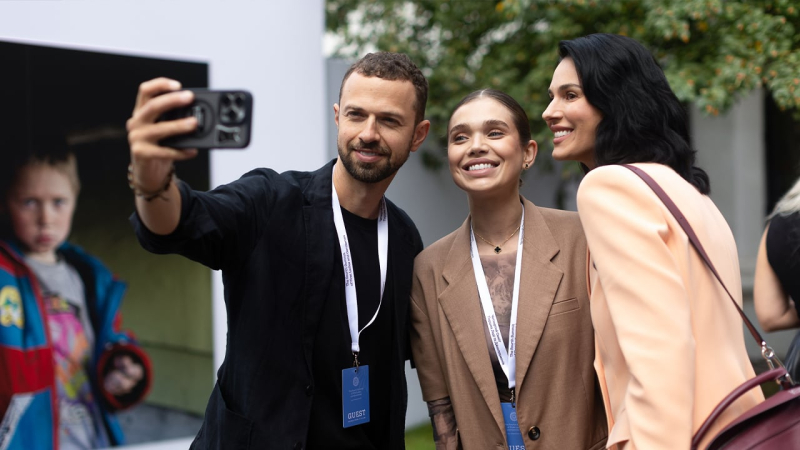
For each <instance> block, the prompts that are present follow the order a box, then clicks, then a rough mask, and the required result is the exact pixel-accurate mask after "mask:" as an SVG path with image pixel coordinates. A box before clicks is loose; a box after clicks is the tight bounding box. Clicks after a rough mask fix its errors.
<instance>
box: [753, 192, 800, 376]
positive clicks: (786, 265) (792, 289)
mask: <svg viewBox="0 0 800 450" xmlns="http://www.w3.org/2000/svg"><path fill="white" fill-rule="evenodd" d="M767 220H768V222H767V226H766V228H765V229H764V234H763V235H762V236H761V243H760V244H759V246H758V257H757V258H756V272H755V280H754V284H753V301H754V302H755V307H756V316H758V322H759V323H760V324H761V327H762V328H764V330H766V331H778V330H786V329H789V328H798V327H800V314H799V313H798V311H799V310H798V308H799V307H800V305H798V304H797V302H798V301H800V179H798V180H797V181H796V182H795V184H794V186H792V188H791V189H789V191H788V192H786V194H784V196H783V197H782V198H781V199H780V200H779V201H778V203H777V204H776V205H775V208H774V209H773V210H772V213H771V214H770V215H769V217H768V218H767ZM799 359H800V333H798V334H797V335H796V336H795V338H794V341H793V342H792V344H791V346H790V348H789V351H788V352H787V354H786V361H785V363H786V367H787V369H789V372H790V373H791V375H792V377H793V378H794V379H795V381H797V377H798V376H800V364H798V360H799Z"/></svg>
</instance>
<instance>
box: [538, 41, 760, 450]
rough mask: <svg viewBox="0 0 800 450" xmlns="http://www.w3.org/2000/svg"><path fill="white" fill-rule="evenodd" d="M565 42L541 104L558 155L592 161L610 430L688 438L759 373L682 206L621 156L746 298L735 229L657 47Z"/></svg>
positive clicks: (649, 440) (591, 224)
mask: <svg viewBox="0 0 800 450" xmlns="http://www.w3.org/2000/svg"><path fill="white" fill-rule="evenodd" d="M559 55H560V56H561V61H560V63H559V64H558V67H556V69H555V72H554V73H553V80H552V83H551V85H550V90H549V91H550V97H551V99H552V100H551V103H550V106H548V108H547V110H545V112H544V114H542V118H543V119H544V120H545V121H546V122H547V125H548V126H549V127H550V129H551V130H553V131H554V132H555V139H554V141H553V142H554V144H555V150H554V151H553V157H555V158H557V159H568V160H575V161H579V162H581V163H583V164H584V166H585V169H586V170H587V171H588V174H587V175H586V176H585V177H584V179H583V181H582V182H581V185H580V188H579V190H578V196H577V199H578V212H579V213H580V218H581V222H582V223H583V225H584V231H585V232H586V239H587V241H588V244H589V250H590V254H591V259H590V261H589V265H588V266H586V267H585V269H586V273H588V276H589V279H588V280H587V282H588V283H589V284H590V286H591V298H592V324H593V326H594V329H595V333H596V339H597V348H598V352H597V356H596V359H597V362H596V364H595V367H597V368H598V376H599V379H600V389H601V390H602V392H603V395H604V397H605V400H606V402H607V404H608V405H609V413H610V414H611V415H610V417H609V424H610V425H611V429H610V431H609V438H608V443H609V444H610V445H614V444H618V445H621V446H624V447H625V448H626V449H635V448H640V449H641V448H645V449H674V448H688V447H689V446H690V443H691V441H692V436H693V434H694V433H695V432H696V431H697V430H698V429H699V428H700V426H701V424H702V423H703V421H704V420H705V419H706V417H708V416H709V414H710V413H711V411H712V410H713V409H714V408H715V407H716V406H717V404H718V403H719V402H720V401H721V400H722V399H723V398H724V397H725V396H727V395H728V393H730V392H731V391H732V390H733V389H735V388H737V386H739V385H741V384H742V383H743V382H745V381H746V380H747V379H748V378H752V377H753V376H754V371H753V367H752V365H751V363H750V360H749V358H748V356H747V353H746V351H745V347H744V338H743V327H742V321H741V319H740V317H739V316H738V314H737V313H736V310H735V309H734V308H732V307H731V305H730V302H729V299H728V298H727V296H726V294H725V290H723V288H722V286H721V285H720V283H719V281H717V279H716V278H715V277H714V275H713V274H712V273H711V271H710V270H709V269H708V268H707V267H706V264H705V263H704V261H703V259H701V258H700V255H699V254H698V253H697V252H696V251H695V250H694V249H693V248H692V247H691V244H690V241H689V240H688V239H687V237H686V234H685V233H684V231H683V228H682V226H681V225H680V224H679V223H678V222H677V220H676V219H675V218H674V217H673V215H672V213H671V212H670V211H669V210H668V209H667V207H666V206H665V205H664V204H663V202H662V201H661V200H660V199H659V198H658V197H657V196H656V195H655V194H654V192H653V191H652V190H651V189H650V187H648V186H647V185H646V184H645V183H644V182H643V181H642V180H641V179H640V178H639V177H638V176H636V175H635V174H634V173H632V172H631V171H630V170H628V169H627V168H624V167H620V165H621V164H633V165H635V168H638V169H640V170H641V171H643V172H646V173H647V174H649V175H650V176H651V177H652V178H653V179H655V180H656V182H657V183H658V184H659V185H660V186H661V187H662V188H663V190H664V191H665V192H666V193H667V195H668V196H669V197H670V198H671V199H672V201H673V202H674V203H675V204H676V205H677V206H678V208H679V209H680V211H681V213H682V214H683V216H684V217H685V219H686V220H687V221H688V222H689V223H690V224H691V227H692V228H693V229H694V230H695V232H696V233H697V236H698V237H699V240H700V242H701V243H702V244H703V246H704V247H705V249H706V252H707V253H708V255H709V257H710V259H711V261H712V262H713V263H714V265H715V266H716V267H717V270H718V271H719V273H720V274H721V277H722V279H723V280H724V282H725V285H727V286H728V287H730V288H731V290H730V291H731V292H733V293H734V295H735V296H736V301H737V302H738V303H739V304H740V305H741V302H742V298H741V292H742V291H741V277H740V269H739V260H738V258H737V250H736V243H735V242H734V239H733V233H732V232H731V230H730V228H729V227H728V224H727V222H726V221H725V218H724V217H723V216H722V214H721V213H720V211H719V210H718V209H717V207H716V205H714V203H713V202H712V201H711V199H710V198H709V197H708V193H709V180H708V176H707V175H706V173H705V172H704V171H703V170H702V169H700V168H699V167H697V166H696V165H695V151H694V149H692V148H691V145H690V140H689V132H688V121H687V114H686V111H685V110H684V108H683V106H682V105H681V103H680V102H679V101H678V99H677V97H676V96H675V94H674V93H673V92H672V90H671V89H670V86H669V83H668V82H667V79H666V77H665V76H664V73H663V71H662V70H661V68H660V67H659V65H658V63H657V62H656V60H655V58H654V57H653V55H651V54H650V52H649V51H648V50H647V48H645V47H644V46H643V45H641V44H640V43H638V42H636V41H635V40H633V39H631V38H627V37H624V36H617V35H611V34H593V35H589V36H585V37H581V38H578V39H574V40H570V41H562V42H561V43H560V44H559ZM654 354H657V355H658V357H657V358H654V357H653V355H654ZM606 381H608V382H606ZM761 400H763V395H762V394H761V393H760V391H758V392H757V391H750V392H748V393H747V394H746V395H743V396H742V397H741V398H740V399H739V400H737V402H736V403H734V404H733V406H732V407H731V408H728V409H726V410H725V412H724V414H723V415H721V418H720V419H719V420H718V421H717V422H715V423H714V425H713V428H712V429H711V431H709V432H708V433H707V434H706V438H705V439H704V441H703V442H702V443H701V445H700V446H699V447H701V448H706V447H707V445H708V443H709V440H710V438H711V437H712V436H713V435H714V434H716V432H718V431H719V430H720V429H722V428H723V427H724V426H725V425H726V424H727V423H729V422H730V421H731V420H732V419H733V418H735V417H736V416H737V415H739V414H742V413H743V412H744V411H746V410H747V409H748V408H750V407H752V406H754V405H756V404H757V403H758V402H759V401H761Z"/></svg>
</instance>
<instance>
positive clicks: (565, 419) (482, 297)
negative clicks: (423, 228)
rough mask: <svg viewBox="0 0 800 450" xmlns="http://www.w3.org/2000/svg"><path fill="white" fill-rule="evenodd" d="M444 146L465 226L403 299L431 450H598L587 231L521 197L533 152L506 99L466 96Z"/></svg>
mask: <svg viewBox="0 0 800 450" xmlns="http://www.w3.org/2000/svg"><path fill="white" fill-rule="evenodd" d="M447 140H448V147H447V153H448V160H449V166H450V172H451V175H452V176H453V180H454V181H455V183H456V185H458V187H460V188H461V189H462V190H464V191H465V192H466V193H467V198H468V200H469V208H470V215H469V217H467V219H466V221H465V222H464V224H463V225H462V226H461V227H460V228H459V229H457V230H455V231H454V232H452V233H451V234H449V235H448V236H445V237H444V238H442V239H440V240H439V241H437V242H436V243H434V244H433V245H431V246H430V247H428V248H427V249H425V250H424V251H423V252H422V253H420V254H419V255H418V256H417V258H416V260H415V262H414V278H413V284H412V290H411V304H412V310H411V318H412V325H413V326H412V331H411V344H412V351H413V355H414V361H415V363H416V367H417V372H418V374H419V379H420V384H421V387H422V395H423V398H424V399H425V401H427V402H428V408H429V410H430V413H431V419H432V423H433V427H434V440H435V441H436V448H437V449H456V448H464V449H476V450H487V449H497V450H506V449H509V448H510V449H513V450H524V449H525V448H527V449H600V448H603V446H604V445H605V440H606V433H607V428H606V422H605V417H604V408H603V404H602V399H601V397H600V395H599V392H598V391H597V389H596V385H597V381H596V378H595V375H594V370H593V368H592V361H593V358H594V342H593V331H592V327H591V320H590V317H589V309H588V307H589V304H588V296H587V292H586V283H585V280H584V274H585V272H584V271H585V261H586V248H585V240H584V237H583V231H582V230H581V226H580V221H579V219H578V216H577V214H576V213H574V212H565V211H558V210H552V209H546V208H539V207H537V206H535V205H534V204H533V203H531V202H529V201H527V200H525V199H524V198H522V197H521V196H520V194H519V185H520V175H521V173H522V171H523V170H525V169H528V168H530V167H531V165H532V164H533V161H534V159H535V158H536V152H537V146H536V142H535V141H533V140H531V133H530V125H529V122H528V117H527V115H526V114H525V111H524V110H523V109H522V107H520V105H519V104H518V103H517V102H516V101H515V100H514V99H513V98H511V97H510V96H508V95H507V94H504V93H502V92H499V91H495V90H489V89H486V90H481V91H476V92H473V93H472V94H470V95H468V96H467V97H465V98H464V99H463V100H462V101H461V102H460V103H459V104H458V106H456V108H455V111H454V112H453V114H452V116H451V118H450V122H449V126H448V136H447ZM490 330H491V331H490Z"/></svg>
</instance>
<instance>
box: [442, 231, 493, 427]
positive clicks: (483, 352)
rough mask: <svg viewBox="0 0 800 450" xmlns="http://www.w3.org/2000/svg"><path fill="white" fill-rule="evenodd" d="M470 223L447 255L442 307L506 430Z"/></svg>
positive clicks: (487, 397)
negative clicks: (475, 268) (486, 332)
mask: <svg viewBox="0 0 800 450" xmlns="http://www.w3.org/2000/svg"><path fill="white" fill-rule="evenodd" d="M469 223H470V222H469V218H467V220H466V221H465V222H464V224H463V225H461V228H459V229H458V232H457V234H456V236H455V239H454V240H453V245H452V247H451V248H450V252H449V253H448V255H447V261H446V262H445V265H444V270H443V271H442V276H443V277H444V279H445V281H446V282H447V283H448V286H447V287H446V288H445V289H444V291H442V293H441V294H440V295H439V304H440V305H441V306H442V311H444V314H445V316H446V317H447V321H448V323H449V324H450V329H451V330H452V331H453V335H454V336H455V338H456V341H457V342H458V348H459V350H460V351H461V355H462V357H463V358H464V361H465V362H466V363H467V367H468V368H469V370H470V372H471V373H472V376H473V378H474V379H475V383H476V384H477V385H478V387H479V388H480V391H481V394H482V395H483V399H484V401H485V402H486V404H487V405H488V406H489V410H490V411H491V412H492V415H493V416H494V419H495V421H496V422H497V426H498V427H499V428H500V430H503V429H504V423H503V411H502V408H501V407H500V396H499V395H498V393H497V383H496V382H495V379H494V372H493V371H492V361H491V359H490V358H489V349H488V348H487V346H486V338H485V336H484V331H483V326H484V325H483V323H484V322H483V312H482V311H481V304H480V298H479V297H478V287H477V285H476V284H475V272H474V271H473V270H472V262H471V259H470V239H469ZM455 388H456V389H457V387H455ZM475 400H477V399H475Z"/></svg>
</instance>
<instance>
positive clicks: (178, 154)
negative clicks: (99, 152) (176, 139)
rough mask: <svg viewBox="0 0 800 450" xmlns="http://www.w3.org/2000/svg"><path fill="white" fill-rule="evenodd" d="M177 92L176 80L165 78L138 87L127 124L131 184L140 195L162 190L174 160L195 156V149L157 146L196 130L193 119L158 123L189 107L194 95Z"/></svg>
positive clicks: (188, 92)
mask: <svg viewBox="0 0 800 450" xmlns="http://www.w3.org/2000/svg"><path fill="white" fill-rule="evenodd" d="M180 89H181V84H180V83H179V82H178V81H176V80H170V79H168V78H156V79H153V80H150V81H145V82H144V83H142V84H141V85H140V86H139V93H138V95H137V97H136V105H135V107H134V109H133V115H132V116H131V118H130V119H128V122H127V124H126V125H127V129H128V143H129V144H130V148H131V174H130V175H131V179H130V182H131V183H132V185H133V187H135V188H136V189H138V190H140V191H141V192H143V193H147V192H157V191H158V190H160V189H162V188H163V187H164V183H165V180H166V179H167V177H168V175H169V173H170V172H171V171H172V169H173V164H174V161H183V160H187V159H191V158H194V157H195V156H196V155H197V149H182V150H178V149H175V148H172V147H166V146H163V145H161V143H160V141H162V140H163V139H166V138H169V137H171V136H176V135H182V134H186V133H191V132H193V131H194V130H195V129H196V128H197V119H196V118H195V117H185V118H181V119H176V120H169V121H161V122H158V121H157V120H158V119H159V118H160V117H161V116H163V115H164V113H166V112H167V111H170V110H174V109H178V108H181V107H185V106H188V105H190V104H191V103H192V102H193V101H194V93H193V92H191V91H181V90H180Z"/></svg>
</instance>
